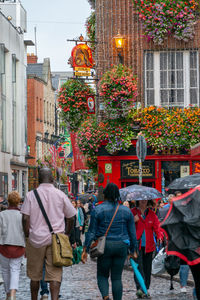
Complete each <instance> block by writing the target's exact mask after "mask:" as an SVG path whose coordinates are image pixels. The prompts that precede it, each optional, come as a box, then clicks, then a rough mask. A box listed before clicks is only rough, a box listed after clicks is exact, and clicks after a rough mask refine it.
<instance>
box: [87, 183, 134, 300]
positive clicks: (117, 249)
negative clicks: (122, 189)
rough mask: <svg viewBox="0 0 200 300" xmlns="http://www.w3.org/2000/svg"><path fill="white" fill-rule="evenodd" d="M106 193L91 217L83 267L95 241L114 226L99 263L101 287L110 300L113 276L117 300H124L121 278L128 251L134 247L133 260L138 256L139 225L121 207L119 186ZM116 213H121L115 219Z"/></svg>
mask: <svg viewBox="0 0 200 300" xmlns="http://www.w3.org/2000/svg"><path fill="white" fill-rule="evenodd" d="M103 193H104V198H105V201H104V202H103V203H102V204H100V205H98V206H96V207H95V209H94V211H93V213H92V215H91V222H90V226H89V229H88V232H87V234H86V240H85V244H84V250H83V254H82V261H83V263H85V262H86V261H87V253H89V250H90V245H91V243H92V241H93V240H96V239H98V237H101V236H103V235H105V233H106V231H107V229H108V227H109V225H110V224H111V223H112V224H111V226H110V228H109V231H108V234H107V238H106V243H105V251H104V254H103V255H101V256H100V257H98V259H97V283H98V287H99V290H100V293H101V295H102V298H103V299H104V300H108V299H109V283H108V279H109V275H111V282H112V294H113V299H114V300H121V299H122V293H123V286H122V279H121V276H122V271H123V267H124V263H125V260H126V257H127V253H128V248H129V247H130V252H131V256H134V253H135V250H136V248H137V243H136V232H135V224H134V219H133V216H132V214H131V211H130V209H129V208H127V207H125V206H124V205H119V200H120V194H119V189H118V187H117V186H116V185H115V184H113V183H109V184H108V185H107V186H106V188H105V189H104V192H103ZM118 206H119V207H118ZM116 209H118V211H117V213H116V215H115V217H114V219H113V216H114V214H115V212H116ZM112 219H113V222H111V220H112ZM135 257H136V255H135Z"/></svg>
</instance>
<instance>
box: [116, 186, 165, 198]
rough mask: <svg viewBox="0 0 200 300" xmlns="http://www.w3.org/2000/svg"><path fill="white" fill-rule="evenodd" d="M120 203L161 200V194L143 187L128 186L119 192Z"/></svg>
mask: <svg viewBox="0 0 200 300" xmlns="http://www.w3.org/2000/svg"><path fill="white" fill-rule="evenodd" d="M119 192H120V196H121V199H122V201H123V202H124V201H131V200H136V201H138V200H152V199H157V198H162V194H161V193H160V192H159V191H157V190H156V189H154V188H151V187H148V186H143V185H137V184H134V185H130V186H127V187H125V188H122V189H120V190H119Z"/></svg>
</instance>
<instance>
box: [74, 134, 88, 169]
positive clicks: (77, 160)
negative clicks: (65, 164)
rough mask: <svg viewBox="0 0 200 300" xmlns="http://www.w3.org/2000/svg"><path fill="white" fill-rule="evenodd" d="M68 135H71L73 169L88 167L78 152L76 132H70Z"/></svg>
mask: <svg viewBox="0 0 200 300" xmlns="http://www.w3.org/2000/svg"><path fill="white" fill-rule="evenodd" d="M70 137H71V143H72V151H73V160H74V162H73V166H72V169H73V171H74V172H75V171H78V170H85V169H88V167H86V161H85V157H84V156H83V154H82V153H81V152H80V149H79V147H78V143H77V133H75V132H72V133H70Z"/></svg>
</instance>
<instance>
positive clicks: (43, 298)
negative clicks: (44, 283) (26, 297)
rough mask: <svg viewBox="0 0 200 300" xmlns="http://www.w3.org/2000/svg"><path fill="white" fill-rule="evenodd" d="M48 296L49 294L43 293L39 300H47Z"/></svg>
mask: <svg viewBox="0 0 200 300" xmlns="http://www.w3.org/2000/svg"><path fill="white" fill-rule="evenodd" d="M48 298H49V296H48V295H47V294H44V295H43V296H42V297H41V298H40V300H47V299H48Z"/></svg>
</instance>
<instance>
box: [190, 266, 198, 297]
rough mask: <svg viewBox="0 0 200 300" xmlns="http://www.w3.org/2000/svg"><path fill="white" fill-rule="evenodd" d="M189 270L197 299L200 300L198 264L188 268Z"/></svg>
mask: <svg viewBox="0 0 200 300" xmlns="http://www.w3.org/2000/svg"><path fill="white" fill-rule="evenodd" d="M190 269H191V272H192V275H193V278H194V283H195V289H196V295H197V299H198V300H200V263H199V264H197V265H194V266H190Z"/></svg>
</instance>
